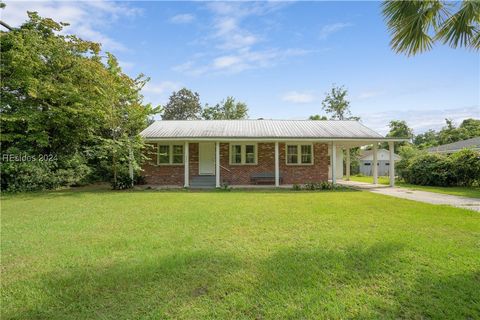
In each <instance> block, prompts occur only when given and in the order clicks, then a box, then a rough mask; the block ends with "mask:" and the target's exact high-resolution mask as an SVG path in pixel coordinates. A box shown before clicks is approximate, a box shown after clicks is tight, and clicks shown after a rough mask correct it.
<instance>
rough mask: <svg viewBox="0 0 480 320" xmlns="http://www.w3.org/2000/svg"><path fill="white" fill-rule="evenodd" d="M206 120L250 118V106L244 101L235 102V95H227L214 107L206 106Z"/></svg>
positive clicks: (204, 112)
mask: <svg viewBox="0 0 480 320" xmlns="http://www.w3.org/2000/svg"><path fill="white" fill-rule="evenodd" d="M202 117H203V119H205V120H235V119H246V118H248V108H247V105H246V103H244V102H235V99H234V98H233V97H227V99H225V100H222V101H221V102H220V103H217V104H216V105H215V106H213V107H209V106H208V105H206V106H205V108H204V109H203V112H202Z"/></svg>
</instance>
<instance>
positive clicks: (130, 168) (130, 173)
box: [128, 145, 134, 187]
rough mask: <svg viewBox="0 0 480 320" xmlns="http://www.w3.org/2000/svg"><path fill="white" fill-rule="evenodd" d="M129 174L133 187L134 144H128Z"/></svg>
mask: <svg viewBox="0 0 480 320" xmlns="http://www.w3.org/2000/svg"><path fill="white" fill-rule="evenodd" d="M128 176H129V177H130V183H131V184H132V187H133V185H134V181H133V150H132V146H131V145H128Z"/></svg>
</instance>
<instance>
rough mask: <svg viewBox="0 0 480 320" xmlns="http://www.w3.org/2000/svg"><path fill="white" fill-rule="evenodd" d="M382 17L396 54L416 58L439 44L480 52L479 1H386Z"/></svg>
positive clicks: (383, 5) (383, 4)
mask: <svg viewBox="0 0 480 320" xmlns="http://www.w3.org/2000/svg"><path fill="white" fill-rule="evenodd" d="M382 13H383V16H384V19H385V21H386V23H387V26H388V29H389V31H390V33H391V35H392V40H391V41H390V45H391V46H392V48H393V50H395V51H396V52H397V53H405V54H407V55H408V56H413V55H415V54H417V53H421V52H425V51H428V50H430V49H431V48H432V45H433V43H434V42H436V41H440V42H442V43H443V44H448V45H449V46H450V47H452V48H457V47H465V48H469V49H472V50H475V51H478V50H479V49H480V1H479V0H471V1H470V0H467V1H462V2H461V3H459V2H447V1H439V0H428V1H384V2H383V3H382Z"/></svg>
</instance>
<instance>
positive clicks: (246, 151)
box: [230, 143, 257, 164]
mask: <svg viewBox="0 0 480 320" xmlns="http://www.w3.org/2000/svg"><path fill="white" fill-rule="evenodd" d="M230 164H257V145H256V144H250V143H236V144H231V145H230Z"/></svg>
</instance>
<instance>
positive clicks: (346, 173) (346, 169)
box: [345, 148, 350, 181]
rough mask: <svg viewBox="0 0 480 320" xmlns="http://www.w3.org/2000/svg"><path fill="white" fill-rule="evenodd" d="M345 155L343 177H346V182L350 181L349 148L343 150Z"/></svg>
mask: <svg viewBox="0 0 480 320" xmlns="http://www.w3.org/2000/svg"><path fill="white" fill-rule="evenodd" d="M345 155H346V157H347V159H346V161H345V162H346V163H345V171H346V172H345V175H346V179H347V181H349V180H350V148H346V149H345Z"/></svg>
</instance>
